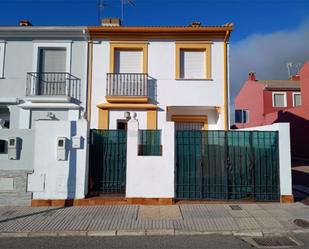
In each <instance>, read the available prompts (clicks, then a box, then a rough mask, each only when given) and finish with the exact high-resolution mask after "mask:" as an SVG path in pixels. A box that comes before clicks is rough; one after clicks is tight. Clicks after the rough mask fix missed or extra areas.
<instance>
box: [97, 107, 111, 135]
mask: <svg viewBox="0 0 309 249" xmlns="http://www.w3.org/2000/svg"><path fill="white" fill-rule="evenodd" d="M108 126H109V112H108V110H105V109H99V123H98V128H99V129H104V130H107V129H108Z"/></svg>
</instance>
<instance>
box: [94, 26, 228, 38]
mask: <svg viewBox="0 0 309 249" xmlns="http://www.w3.org/2000/svg"><path fill="white" fill-rule="evenodd" d="M232 30H233V24H232V23H227V24H225V25H224V26H204V27H189V26H187V27H122V26H120V27H104V26H89V27H88V33H89V35H90V37H91V38H114V39H119V38H125V39H128V38H132V39H134V38H135V39H138V40H140V39H142V38H178V39H185V38H222V39H224V38H225V35H226V31H232Z"/></svg>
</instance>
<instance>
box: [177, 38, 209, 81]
mask: <svg viewBox="0 0 309 249" xmlns="http://www.w3.org/2000/svg"><path fill="white" fill-rule="evenodd" d="M176 79H211V44H210V43H197V44H194V43H176Z"/></svg>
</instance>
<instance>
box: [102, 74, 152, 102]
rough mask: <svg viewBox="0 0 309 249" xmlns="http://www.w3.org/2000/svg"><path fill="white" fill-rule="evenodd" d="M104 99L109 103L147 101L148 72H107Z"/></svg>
mask: <svg viewBox="0 0 309 249" xmlns="http://www.w3.org/2000/svg"><path fill="white" fill-rule="evenodd" d="M106 100H107V101H108V102H110V103H147V102H148V100H149V87H148V74H146V73H108V74H107V75H106Z"/></svg>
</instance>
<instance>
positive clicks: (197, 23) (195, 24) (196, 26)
mask: <svg viewBox="0 0 309 249" xmlns="http://www.w3.org/2000/svg"><path fill="white" fill-rule="evenodd" d="M189 27H193V28H198V27H201V22H191V23H190V25H189Z"/></svg>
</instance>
